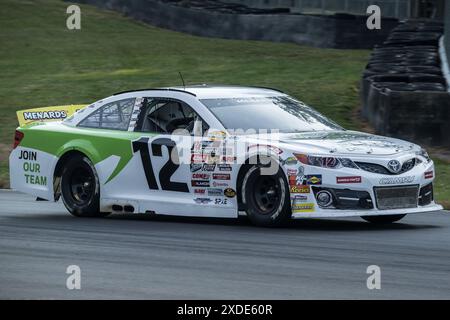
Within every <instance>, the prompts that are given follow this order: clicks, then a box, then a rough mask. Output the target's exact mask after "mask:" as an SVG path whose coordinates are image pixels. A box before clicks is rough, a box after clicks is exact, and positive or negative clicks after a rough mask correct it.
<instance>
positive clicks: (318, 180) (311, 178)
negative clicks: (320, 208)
mask: <svg viewBox="0 0 450 320" xmlns="http://www.w3.org/2000/svg"><path fill="white" fill-rule="evenodd" d="M305 178H306V184H308V185H310V184H314V185H320V184H322V175H321V174H314V175H306V176H305Z"/></svg>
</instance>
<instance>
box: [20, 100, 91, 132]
mask: <svg viewBox="0 0 450 320" xmlns="http://www.w3.org/2000/svg"><path fill="white" fill-rule="evenodd" d="M86 106H87V105H86V104H72V105H66V106H50V107H42V108H34V109H26V110H19V111H17V112H16V113H17V120H19V126H20V127H23V126H26V125H28V124H30V123H33V122H48V121H62V120H64V119H66V118H68V117H70V116H71V115H73V114H74V113H75V112H77V111H78V110H81V109H83V108H84V107H86Z"/></svg>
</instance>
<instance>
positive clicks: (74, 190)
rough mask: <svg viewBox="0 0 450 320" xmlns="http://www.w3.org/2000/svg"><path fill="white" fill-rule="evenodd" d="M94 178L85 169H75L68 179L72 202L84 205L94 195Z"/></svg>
mask: <svg viewBox="0 0 450 320" xmlns="http://www.w3.org/2000/svg"><path fill="white" fill-rule="evenodd" d="M94 187H95V185H94V178H93V176H92V174H91V172H90V171H89V170H87V169H86V168H77V169H76V170H74V172H73V173H72V175H71V178H70V191H71V196H72V198H73V200H74V201H75V202H76V203H78V204H81V205H82V204H86V203H87V202H89V201H90V200H91V198H92V196H93V194H94Z"/></svg>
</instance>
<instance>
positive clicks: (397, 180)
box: [380, 176, 415, 184]
mask: <svg viewBox="0 0 450 320" xmlns="http://www.w3.org/2000/svg"><path fill="white" fill-rule="evenodd" d="M414 179H415V176H407V177H393V178H381V179H380V184H402V183H411V182H413V181H414Z"/></svg>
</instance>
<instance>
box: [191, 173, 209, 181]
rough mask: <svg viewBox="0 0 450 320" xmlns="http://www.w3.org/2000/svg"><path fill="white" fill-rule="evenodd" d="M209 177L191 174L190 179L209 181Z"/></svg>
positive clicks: (205, 174)
mask: <svg viewBox="0 0 450 320" xmlns="http://www.w3.org/2000/svg"><path fill="white" fill-rule="evenodd" d="M210 177H211V175H210V174H209V173H193V174H192V179H199V180H209V178H210Z"/></svg>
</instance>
